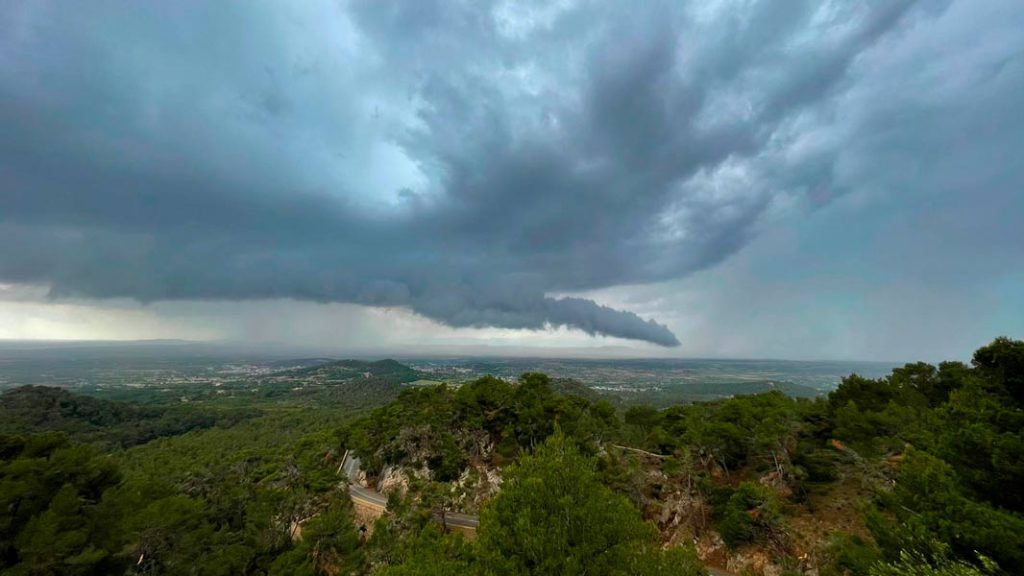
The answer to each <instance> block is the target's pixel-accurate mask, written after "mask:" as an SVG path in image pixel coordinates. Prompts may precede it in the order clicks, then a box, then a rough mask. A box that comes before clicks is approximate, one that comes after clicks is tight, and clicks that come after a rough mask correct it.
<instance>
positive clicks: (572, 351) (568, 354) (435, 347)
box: [0, 338, 917, 365]
mask: <svg viewBox="0 0 1024 576" xmlns="http://www.w3.org/2000/svg"><path fill="white" fill-rule="evenodd" d="M12 344H13V345H19V344H23V345H28V346H34V347H36V348H45V347H47V346H48V345H54V346H63V345H71V346H76V347H77V346H89V345H98V346H116V345H124V346H131V345H139V346H146V345H161V344H165V345H193V346H209V347H223V348H235V349H236V350H234V352H235V353H243V354H244V353H246V352H248V353H263V354H267V353H270V352H276V353H277V354H278V355H279V356H280V357H281V359H289V358H291V357H293V356H292V354H299V355H301V354H308V355H310V356H325V357H327V356H330V357H332V358H330V359H331V360H346V359H353V360H367V359H387V358H392V359H396V360H397V359H408V360H428V359H453V360H454V359H465V358H479V359H510V360H582V361H614V360H625V361H642V360H684V361H686V360H691V361H733V362H763V361H771V362H801V363H829V362H831V363H840V362H849V363H861V364H890V365H903V364H906V363H907V362H908V361H906V360H865V359H837V358H813V359H812V358H808V359H793V358H773V357H768V356H763V357H735V356H668V355H666V356H650V355H642V354H633V353H630V350H631V349H630V348H628V347H624V346H594V347H580V346H575V347H565V348H561V347H535V346H515V345H492V344H431V345H409V346H404V348H407V349H408V350H406V351H401V350H397V349H394V348H380V349H356V348H331V347H317V346H311V345H306V344H290V343H287V342H250V341H244V340H190V339H185V338H142V339H78V338H66V339H64V338H0V347H2V346H4V345H12ZM456 349H462V350H461V351H456ZM481 349H483V350H481ZM541 350H547V351H550V352H554V353H555V354H537V352H538V351H541ZM601 351H606V352H619V353H621V352H626V353H625V354H618V355H601V354H600V352H601ZM595 352H596V354H595ZM339 354H342V355H347V356H338V355H339ZM294 358H295V359H300V358H298V357H297V356H296V357H294ZM914 361H917V360H914Z"/></svg>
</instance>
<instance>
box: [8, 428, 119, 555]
mask: <svg viewBox="0 0 1024 576" xmlns="http://www.w3.org/2000/svg"><path fill="white" fill-rule="evenodd" d="M0 457H2V459H0V569H2V571H3V572H4V573H5V574H7V573H9V574H40V575H47V574H54V575H56V574H105V573H108V571H110V570H112V569H114V567H115V566H117V564H118V561H117V560H116V559H115V558H114V555H115V553H116V552H117V548H116V547H115V546H114V545H112V543H111V541H110V539H109V537H108V536H109V534H108V533H107V530H109V528H110V523H111V522H116V521H117V520H118V518H117V517H116V516H113V515H111V514H109V512H110V511H109V510H107V509H106V507H105V506H104V504H105V500H106V499H107V497H108V495H109V491H110V489H111V488H112V487H113V486H115V485H116V484H117V483H118V482H119V480H120V473H119V471H118V469H117V465H116V464H115V463H114V462H113V461H112V460H111V459H109V458H106V457H104V456H101V455H99V454H97V453H96V452H95V451H94V450H92V449H90V448H89V447H87V446H81V445H76V444H72V443H71V442H69V441H68V439H67V438H66V437H64V436H61V435H56V434H46V435H39V436H33V437H28V438H20V437H10V436H0Z"/></svg>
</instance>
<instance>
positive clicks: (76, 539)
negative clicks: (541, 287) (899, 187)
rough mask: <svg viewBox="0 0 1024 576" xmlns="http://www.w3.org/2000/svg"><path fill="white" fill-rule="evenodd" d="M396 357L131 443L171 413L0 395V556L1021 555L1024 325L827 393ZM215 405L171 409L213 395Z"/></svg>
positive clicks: (120, 564) (479, 559)
mask: <svg viewBox="0 0 1024 576" xmlns="http://www.w3.org/2000/svg"><path fill="white" fill-rule="evenodd" d="M395 364H398V363H395ZM400 367H401V365H400V364H398V367H396V366H393V365H391V364H384V365H380V368H381V371H380V372H379V373H376V374H375V373H371V370H368V369H366V367H365V366H355V365H351V366H349V365H346V364H344V363H337V364H335V365H327V366H318V367H314V368H313V369H311V370H310V371H308V372H304V373H303V374H304V375H305V377H309V378H313V379H317V380H318V381H321V380H328V379H331V378H333V377H334V376H332V375H335V374H336V375H337V377H338V378H339V379H340V380H344V381H347V382H354V381H362V380H374V379H375V377H376V376H380V377H381V380H380V382H381V385H382V386H384V387H385V388H384V389H386V390H394V394H397V397H395V399H394V400H391V401H387V403H386V404H383V405H378V406H377V407H376V408H372V409H369V410H367V409H365V408H360V407H349V406H346V405H345V403H344V399H343V398H338V397H335V396H328V395H325V396H322V398H323V399H324V400H325V402H324V403H323V405H320V406H315V405H310V404H308V403H306V402H305V401H302V400H301V397H299V398H298V399H295V398H292V397H282V398H281V399H277V398H276V397H268V398H264V400H263V401H262V402H261V403H260V404H259V412H258V413H256V412H253V413H248V414H245V415H244V416H245V417H244V418H242V417H239V418H235V419H234V420H225V421H223V422H220V421H218V420H216V419H215V420H214V421H213V423H212V424H211V425H210V426H209V427H204V426H194V427H187V426H186V427H182V428H174V429H169V431H168V433H167V434H156V435H152V438H156V439H151V438H142V437H132V436H131V435H129V436H128V437H131V438H135V439H133V440H131V441H126V440H125V439H124V438H125V436H124V435H125V430H134V427H135V426H139V425H140V424H138V423H139V422H149V421H150V420H152V419H154V418H155V419H156V420H157V421H160V419H162V418H169V417H170V416H169V415H168V414H170V413H169V412H168V413H164V412H159V411H154V410H155V409H154V408H153V407H152V406H146V405H132V404H123V405H122V404H120V403H105V402H97V401H95V400H93V399H86V398H82V397H79V396H74V395H72V394H69V393H67V392H63V391H57V390H52V389H21V390H16V391H14V392H8V393H7V394H6V395H5V396H4V397H3V400H2V401H0V407H2V409H3V410H5V411H10V412H9V413H11V414H16V415H18V417H17V419H16V420H10V421H6V420H5V423H4V431H5V433H6V434H7V435H5V436H0V458H2V461H0V513H2V514H3V516H2V517H0V542H2V544H0V567H2V569H3V571H4V573H5V574H6V573H11V574H120V573H125V574H292V575H298V574H331V575H335V574H374V575H378V574H386V575H392V576H395V575H413V574H430V575H448V574H450V575H455V574H482V575H483V574H486V575H491V574H494V575H504V574H510V575H511V574H517V575H518V574H537V575H541V574H544V575H547V574H580V575H582V574H592V575H593V574H597V575H601V574H607V575H618V574H623V575H625V574H651V575H662V574H664V575H684V574H685V575H689V574H699V573H701V572H702V571H703V570H704V568H703V565H708V566H712V567H715V569H716V570H719V569H727V570H730V571H732V572H734V573H737V574H740V573H749V574H765V575H781V574H819V575H821V576H840V575H854V576H855V575H872V576H910V575H918V574H945V575H979V574H989V575H998V574H1006V575H1010V574H1020V573H1024V500H1022V499H1021V496H1020V491H1019V489H1018V487H1019V486H1021V485H1024V432H1022V431H1024V342H1020V341H1014V340H1009V339H1005V338H1000V339H997V340H995V341H994V342H992V343H991V344H989V345H988V346H985V347H983V348H981V349H979V350H978V351H977V352H976V353H975V354H974V357H973V360H972V362H971V363H970V365H967V364H963V363H959V362H945V363H942V364H940V365H939V366H931V365H928V364H922V363H918V364H909V365H906V366H905V367H903V368H899V369H896V370H894V371H893V372H892V373H891V374H890V375H888V376H887V377H884V378H879V379H868V378H862V377H860V376H857V375H851V376H849V377H847V378H845V379H844V380H843V382H842V384H841V385H840V386H839V388H838V389H837V390H835V391H834V392H833V393H831V394H830V395H829V396H828V397H827V398H817V399H806V398H802V399H797V398H791V397H788V396H785V395H783V394H781V393H779V392H771V393H765V394H758V395H752V396H739V397H735V398H730V399H726V400H721V401H715V402H706V403H694V404H685V405H676V406H672V407H669V408H667V409H656V408H653V407H647V406H636V405H630V406H623V405H619V404H617V403H615V402H612V401H608V400H605V399H603V398H602V397H600V396H599V395H596V394H594V393H593V391H591V390H589V389H588V388H586V387H585V386H581V385H580V384H579V383H575V382H564V381H559V382H555V383H553V382H551V381H550V380H549V379H548V378H547V376H545V375H543V374H539V373H527V374H524V375H523V376H522V377H521V378H520V379H519V380H518V381H517V382H515V383H510V382H507V381H505V380H501V379H497V378H490V377H485V378H480V379H478V380H476V381H473V382H471V383H468V384H464V385H461V386H457V387H456V386H447V385H419V386H401V383H402V382H411V381H413V380H415V379H416V378H413V377H414V376H416V374H414V373H409V372H407V370H408V369H405V370H403V369H401V368H400ZM304 370H306V369H304ZM413 372H414V371H413ZM366 373H370V375H369V376H367V375H366ZM386 375H392V376H394V377H395V380H391V381H389V380H388V378H389V377H390V376H386ZM394 386H397V388H392V387H394ZM390 394H391V393H390V392H388V394H387V395H385V396H384V398H387V397H391V396H390ZM288 398H292V399H291V400H288ZM328 400H329V401H328ZM382 401H383V400H382ZM218 402H219V400H218V399H217V398H215V397H213V398H211V399H210V400H209V401H205V402H202V403H194V404H190V405H187V406H182V407H179V408H176V410H178V409H180V410H182V411H184V412H183V413H188V411H190V410H194V411H195V413H196V414H207V413H208V414H219V412H218V410H220V409H221V407H222V405H221V404H218ZM227 405H229V406H232V407H234V406H236V405H237V403H236V402H235V401H231V402H230V403H228V404H227ZM157 436H160V437H159V438H157ZM147 440H149V441H147ZM125 448H127V449H125ZM346 450H350V451H352V452H353V453H354V454H356V455H358V456H359V457H360V459H361V461H362V472H361V473H360V475H359V477H358V478H352V479H345V478H343V477H341V476H340V475H339V464H340V456H341V454H342V453H343V452H345V451H346ZM347 480H353V481H356V482H359V483H361V484H362V485H363V486H365V487H367V489H372V490H379V491H380V492H382V493H384V494H386V495H387V496H388V498H389V501H388V511H387V513H385V514H384V515H383V516H382V517H381V518H380V519H379V520H378V521H377V522H376V524H375V525H371V526H361V525H363V524H364V523H365V519H362V518H361V517H360V518H361V519H357V515H356V514H355V513H354V511H353V509H352V505H351V503H350V500H349V494H348V491H347ZM450 512H461V513H469V514H478V515H479V516H480V526H479V529H478V530H477V532H476V537H475V538H472V539H467V538H466V537H464V536H463V535H462V534H459V533H446V531H445V530H444V527H445V522H444V518H445V514H447V513H450ZM361 527H363V528H366V530H365V531H363V530H360V528H361Z"/></svg>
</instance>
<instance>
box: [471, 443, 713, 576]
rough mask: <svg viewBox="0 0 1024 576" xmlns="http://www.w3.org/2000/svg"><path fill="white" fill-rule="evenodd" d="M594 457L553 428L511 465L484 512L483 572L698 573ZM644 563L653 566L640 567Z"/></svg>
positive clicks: (567, 574) (481, 538) (691, 558)
mask: <svg viewBox="0 0 1024 576" xmlns="http://www.w3.org/2000/svg"><path fill="white" fill-rule="evenodd" d="M594 466H595V462H594V460H593V459H590V458H587V457H585V456H583V455H581V454H580V453H579V451H578V450H577V449H576V447H575V446H574V444H573V443H571V442H569V441H567V440H566V438H565V437H564V436H563V435H562V434H561V433H560V432H556V433H555V434H554V435H552V436H551V437H550V438H549V439H548V440H547V441H546V442H544V444H542V445H541V446H540V447H538V449H537V450H536V452H535V453H534V454H533V455H529V456H524V457H523V458H522V460H521V461H520V463H519V464H518V465H516V466H515V467H513V469H511V470H510V471H509V472H508V474H507V476H506V480H505V482H504V484H503V488H502V491H501V494H500V495H499V496H498V497H497V498H495V499H494V501H493V502H492V503H491V504H490V505H489V506H487V507H486V508H485V509H484V511H483V515H482V517H481V524H480V530H479V540H478V555H479V561H480V572H481V573H483V574H487V575H495V576H499V575H500V576H511V575H516V576H518V575H528V574H529V575H533V574H536V575H538V576H539V575H545V576H546V575H549V574H560V575H563V576H574V575H583V574H587V575H591V576H602V575H619V574H640V573H653V574H666V575H669V574H671V575H676V576H681V575H696V574H701V573H702V568H701V567H700V565H699V563H698V562H697V561H696V559H695V557H694V556H693V555H692V554H688V553H686V552H673V553H671V554H667V555H665V553H663V552H662V551H661V550H660V549H658V547H657V545H656V538H655V536H656V531H655V529H654V527H653V526H651V525H650V524H647V523H645V522H644V521H643V520H642V519H641V518H640V514H639V512H638V511H637V510H636V509H635V508H634V507H633V506H632V505H631V504H630V503H629V501H628V500H627V499H626V498H625V497H624V496H622V495H619V494H616V493H614V492H612V491H611V490H610V489H608V488H606V487H605V486H603V485H602V484H601V483H600V482H599V480H598V478H597V476H596V474H595V469H594ZM640 567H644V569H645V570H646V569H647V568H649V569H650V570H651V572H643V571H638V570H639V569H640Z"/></svg>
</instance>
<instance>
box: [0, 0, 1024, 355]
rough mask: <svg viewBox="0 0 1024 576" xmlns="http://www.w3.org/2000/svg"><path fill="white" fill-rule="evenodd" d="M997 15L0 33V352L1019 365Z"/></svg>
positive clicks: (1016, 211) (1019, 101) (120, 27)
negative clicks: (78, 349)
mask: <svg viewBox="0 0 1024 576" xmlns="http://www.w3.org/2000/svg"><path fill="white" fill-rule="evenodd" d="M1022 105H1024V4H1022V3H1021V2H1020V1H1019V0H941V1H940V0H935V1H930V0H919V1H914V0H850V1H831V2H822V1H821V0H813V1H811V0H808V1H799V0H786V1H779V0H773V1H762V2H758V1H752V0H742V1H741V0H736V1H730V0H721V1H714V2H711V1H707V0H700V1H694V2H683V1H680V0H671V1H666V2H659V1H655V0H650V1H645V2H621V1H618V0H609V1H599V0H593V1H588V0H568V1H552V0H543V1H537V2H529V1H526V2H524V1H515V2H513V1H504V2H497V1H482V0H474V1H456V0H452V1H441V0H409V1H401V2H400V1H394V0H360V1H344V0H342V1H338V0H334V1H330V2H328V1H313V0H310V1H304V2H244V3H238V2H204V3H199V2H186V1H182V2H159V3H153V2H127V1H126V2H116V1H99V0H96V1H83V2H49V1H44V0H25V1H21V0H8V1H6V2H3V3H2V4H0V338H74V339H134V338H169V337H176V338H194V339H228V340H251V341H258V342H274V341H281V342H289V343H292V344H300V345H301V344H315V345H319V346H324V345H327V346H337V347H339V348H359V349H363V350H365V349H374V348H379V349H388V350H396V349H401V348H403V347H413V346H427V345H429V346H452V347H456V348H457V347H465V346H478V345H486V346H510V347H515V349H517V350H518V349H520V348H522V349H527V350H528V349H529V347H531V346H533V347H543V348H544V349H559V348H561V349H566V350H577V349H579V348H581V347H591V348H593V349H594V350H595V352H594V353H597V354H600V353H601V351H602V350H609V352H608V353H609V354H617V353H622V352H623V351H628V353H629V354H632V355H670V356H734V357H736V356H738V357H781V358H856V359H885V360H904V359H917V358H923V359H939V358H943V357H957V358H959V357H964V356H966V355H968V354H969V353H970V351H971V350H973V349H974V348H975V347H977V346H979V345H981V344H983V343H985V342H986V341H987V340H990V339H991V338H992V337H994V336H997V335H1001V334H1006V335H1010V336H1015V337H1018V338H1019V337H1022V336H1024V110H1022Z"/></svg>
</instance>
